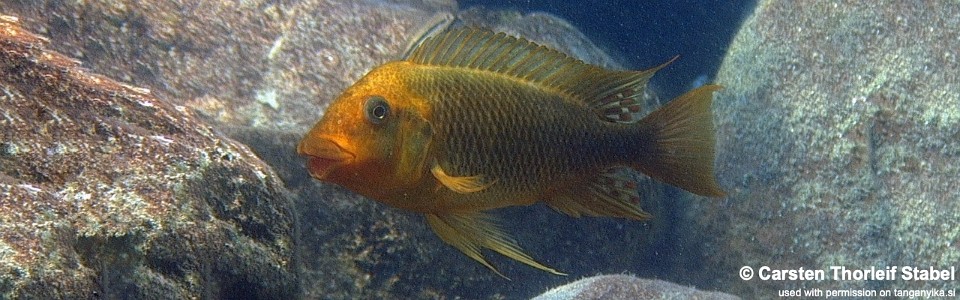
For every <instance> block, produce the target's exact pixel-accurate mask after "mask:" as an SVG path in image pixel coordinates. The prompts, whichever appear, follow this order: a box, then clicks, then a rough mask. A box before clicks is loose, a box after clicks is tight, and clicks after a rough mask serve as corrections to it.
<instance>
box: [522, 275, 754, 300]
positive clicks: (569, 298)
mask: <svg viewBox="0 0 960 300" xmlns="http://www.w3.org/2000/svg"><path fill="white" fill-rule="evenodd" d="M588 299H610V300H618V299H651V300H657V299H660V300H666V299H704V300H706V299H731V300H734V299H740V298H738V297H736V296H733V295H728V294H724V293H720V292H706V291H701V290H697V289H695V288H692V287H686V286H681V285H678V284H675V283H670V282H666V281H663V280H656V279H643V278H637V277H633V276H629V275H600V276H593V277H588V278H584V279H580V280H577V281H574V282H571V283H568V284H566V285H563V286H560V287H557V288H554V289H552V290H549V291H547V292H545V293H543V294H540V295H539V296H536V297H534V298H533V300H588Z"/></svg>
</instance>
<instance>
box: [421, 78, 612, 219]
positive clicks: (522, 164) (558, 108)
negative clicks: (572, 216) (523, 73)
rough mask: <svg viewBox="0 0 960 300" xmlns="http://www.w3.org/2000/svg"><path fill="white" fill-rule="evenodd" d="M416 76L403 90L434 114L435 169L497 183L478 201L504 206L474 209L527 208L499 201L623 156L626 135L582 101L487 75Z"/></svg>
mask: <svg viewBox="0 0 960 300" xmlns="http://www.w3.org/2000/svg"><path fill="white" fill-rule="evenodd" d="M415 72H417V73H416V74H414V75H411V76H410V77H409V82H408V84H409V85H410V86H411V88H412V90H413V91H414V92H415V93H416V94H419V95H422V96H424V97H425V99H426V100H427V101H429V102H430V103H431V107H433V112H432V116H433V120H432V122H431V123H432V125H433V127H434V130H435V132H434V134H435V137H436V140H435V142H436V143H437V144H438V145H440V149H438V150H437V151H438V152H437V155H438V160H439V161H441V162H445V163H442V164H441V167H443V168H444V169H445V170H448V171H449V174H450V175H454V176H469V175H475V174H483V175H484V176H485V177H492V178H497V179H498V183H500V182H502V184H495V185H493V186H491V187H490V188H489V189H487V190H484V191H482V192H479V193H477V196H478V197H476V198H483V197H489V198H491V199H488V200H487V201H482V200H481V202H502V203H501V204H499V205H497V204H493V205H489V206H488V205H477V203H474V205H477V206H478V207H484V208H496V207H500V206H506V205H509V204H511V203H515V202H517V201H520V202H524V203H526V202H529V203H532V202H533V201H536V200H539V199H536V198H532V199H513V198H504V197H503V196H502V195H517V194H526V195H531V196H532V195H542V194H543V192H544V191H546V190H548V189H550V188H552V187H554V186H556V185H561V184H563V183H568V182H570V181H573V180H574V179H575V178H578V177H580V176H581V174H583V173H587V172H595V170H596V169H598V168H601V167H603V166H605V165H611V164H613V163H618V162H616V161H612V159H611V158H612V157H617V156H622V154H621V155H611V154H615V153H613V152H621V153H622V152H629V151H623V150H625V149H624V147H623V145H622V144H623V143H616V144H614V143H613V141H625V140H626V139H624V138H623V137H619V136H620V135H623V134H626V133H623V132H622V131H624V128H623V127H622V126H616V123H610V122H605V121H602V120H601V119H599V118H598V117H597V115H596V113H594V112H593V111H592V110H591V109H590V108H589V107H587V106H586V105H585V104H583V102H582V101H574V100H570V99H564V98H563V96H562V95H558V94H556V93H551V92H550V91H547V90H544V89H543V88H540V87H538V86H536V85H533V84H529V83H526V82H522V81H518V80H515V79H512V78H506V77H504V76H503V75H499V74H496V73H492V72H478V71H473V70H466V69H457V68H444V67H436V68H420V69H418V70H417V71H415ZM618 127H619V128H618ZM612 135H617V136H618V137H611V136H612ZM514 197H516V196H514ZM471 198H473V197H471ZM476 198H474V199H470V200H475V201H476V200H477V199H476ZM464 201H467V200H464Z"/></svg>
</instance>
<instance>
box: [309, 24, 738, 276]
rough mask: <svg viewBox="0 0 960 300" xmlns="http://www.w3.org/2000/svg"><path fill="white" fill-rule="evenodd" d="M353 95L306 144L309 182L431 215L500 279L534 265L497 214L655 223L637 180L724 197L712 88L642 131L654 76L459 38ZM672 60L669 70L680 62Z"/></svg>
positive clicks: (514, 42)
mask: <svg viewBox="0 0 960 300" xmlns="http://www.w3.org/2000/svg"><path fill="white" fill-rule="evenodd" d="M408 53H409V54H408V55H407V56H406V57H405V59H404V60H403V61H395V62H389V63H386V64H384V65H381V66H379V67H377V68H375V69H374V70H372V71H370V73H368V74H367V75H365V76H364V77H363V78H362V79H360V80H359V81H357V83H355V84H354V85H352V86H351V87H349V88H348V89H347V90H345V91H344V92H343V93H342V94H341V95H340V96H339V97H338V98H337V99H336V101H334V102H333V103H331V105H330V107H329V108H328V109H327V111H326V113H325V114H324V116H323V118H322V119H321V120H320V121H319V122H317V124H316V125H315V126H314V127H313V129H311V130H310V132H308V133H307V135H306V136H305V137H304V139H303V140H302V141H301V142H300V144H299V145H298V146H297V152H298V153H300V154H301V155H304V156H306V157H307V159H308V160H307V168H308V170H309V171H310V175H311V176H313V177H314V178H317V179H319V180H323V181H328V182H332V183H336V184H339V185H342V186H344V187H347V188H349V189H351V190H353V191H355V192H357V193H359V194H361V195H364V196H366V197H369V198H371V199H374V200H377V201H380V202H383V203H385V204H388V205H391V206H395V207H398V208H401V209H406V210H410V211H414V212H418V213H422V214H424V216H425V217H426V220H427V223H428V224H429V225H430V228H431V229H433V231H434V232H435V233H436V234H437V236H438V237H440V239H441V240H443V241H444V242H445V243H447V244H449V245H451V246H453V247H454V248H456V249H458V250H460V251H461V252H463V254H465V255H466V256H468V257H470V258H471V259H473V260H475V261H477V262H479V263H481V264H482V265H484V266H486V267H487V268H489V269H491V270H493V271H494V272H496V273H497V274H499V275H501V276H503V274H501V273H500V272H499V271H497V269H496V268H494V267H493V266H492V265H491V264H490V263H489V262H487V260H486V259H485V258H484V257H483V253H481V250H483V249H489V250H493V251H496V252H498V253H500V254H502V255H504V256H507V257H509V258H512V259H515V260H517V261H520V262H522V263H524V264H527V265H529V266H532V267H534V268H537V269H540V270H543V271H546V272H550V273H553V274H563V273H561V272H559V271H557V270H554V269H553V268H550V267H548V266H546V265H543V264H541V263H539V262H537V261H536V260H534V259H533V258H532V257H530V256H529V255H527V254H526V253H524V252H523V251H522V250H521V249H520V247H519V246H518V245H517V244H516V242H515V241H513V239H511V238H510V237H509V236H508V235H507V234H506V233H504V232H503V231H502V230H501V229H500V228H499V227H498V226H497V225H496V221H495V219H494V218H493V217H492V216H491V215H489V214H487V213H486V211H489V210H491V209H495V208H501V207H507V206H517V205H530V204H533V203H535V202H537V201H542V202H544V203H546V204H547V205H548V206H550V207H551V208H553V209H555V210H557V211H560V212H562V213H565V214H568V215H570V216H573V217H580V216H606V217H617V218H627V219H634V220H644V219H647V218H650V217H651V216H650V215H649V214H647V213H646V212H644V211H643V210H641V209H640V206H639V204H638V203H639V201H640V197H641V196H640V195H639V194H638V191H637V184H636V182H635V178H634V177H633V176H631V173H630V172H631V170H630V169H633V170H637V171H641V172H643V173H645V174H647V175H649V176H650V177H651V178H654V179H657V180H661V181H663V182H666V183H669V184H673V185H676V186H678V187H680V188H682V189H685V190H688V191H690V192H693V193H696V194H699V195H704V196H710V197H722V196H723V195H724V192H723V190H722V189H721V188H720V187H719V185H718V184H717V182H716V178H714V175H713V160H714V137H713V134H714V133H713V124H712V118H713V117H712V115H711V111H710V105H711V101H712V93H713V92H714V91H717V90H719V89H720V87H719V86H716V85H707V86H703V87H700V88H697V89H694V90H692V91H690V92H687V93H686V94H684V95H681V96H680V97H677V98H676V99H674V100H673V101H671V102H669V103H668V104H666V105H665V106H663V107H661V108H660V109H658V110H656V111H654V112H652V113H650V114H649V115H647V116H645V117H643V118H642V119H639V120H638V119H637V118H636V117H635V116H634V114H635V113H637V112H638V111H639V110H640V106H639V103H640V101H639V97H640V95H642V94H643V91H644V87H645V85H646V83H647V81H648V80H649V79H650V77H651V76H653V74H654V73H655V72H656V71H657V70H659V69H660V68H663V67H664V66H666V65H667V64H668V63H669V62H667V63H665V64H662V65H660V66H657V67H655V68H652V69H649V70H644V71H615V70H605V69H602V68H600V67H597V66H591V65H588V64H585V63H583V62H581V61H578V60H576V59H573V58H570V57H567V56H566V55H564V54H563V53H560V52H557V51H555V50H551V49H548V48H546V47H543V46H540V45H537V44H534V43H532V42H529V41H527V40H524V39H521V38H515V37H511V36H508V35H506V34H503V33H493V32H490V31H487V30H483V29H475V28H462V29H453V30H448V31H446V32H441V33H438V34H437V35H436V36H433V37H429V38H426V39H424V40H423V42H422V43H421V44H420V45H419V46H418V47H417V48H416V49H413V50H411V51H408ZM671 61H672V60H671Z"/></svg>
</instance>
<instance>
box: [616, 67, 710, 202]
mask: <svg viewBox="0 0 960 300" xmlns="http://www.w3.org/2000/svg"><path fill="white" fill-rule="evenodd" d="M721 88H722V87H721V86H719V85H705V86H702V87H699V88H697V89H694V90H692V91H689V92H687V93H685V94H683V95H681V96H679V97H677V98H676V99H673V101H670V103H667V104H666V105H664V106H663V107H661V108H660V109H658V110H657V111H654V112H652V113H650V114H649V115H647V116H646V117H644V118H643V119H642V120H640V122H638V124H639V127H640V134H639V138H638V139H637V141H638V142H639V143H640V144H639V145H637V147H638V149H640V157H639V161H636V162H635V164H634V165H633V167H634V168H636V169H638V170H640V171H641V172H643V173H645V174H647V175H648V176H650V177H651V178H654V179H657V180H660V181H663V182H665V183H668V184H671V185H674V186H677V187H679V188H682V189H684V190H687V191H690V192H692V193H694V194H698V195H702V196H708V197H723V196H724V195H725V193H724V191H723V190H722V189H721V188H720V185H718V184H717V180H716V177H714V175H713V162H714V144H715V138H714V128H713V114H712V112H711V110H710V105H711V102H712V101H713V92H715V91H717V90H719V89H721Z"/></svg>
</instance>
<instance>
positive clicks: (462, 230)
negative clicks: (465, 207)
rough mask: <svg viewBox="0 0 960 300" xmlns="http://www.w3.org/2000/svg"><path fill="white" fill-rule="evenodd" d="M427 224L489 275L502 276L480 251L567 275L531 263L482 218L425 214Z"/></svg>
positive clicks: (475, 215) (487, 219) (479, 215)
mask: <svg viewBox="0 0 960 300" xmlns="http://www.w3.org/2000/svg"><path fill="white" fill-rule="evenodd" d="M427 223H428V224H430V228H432V229H433V232H436V233H437V236H439V237H440V239H441V240H443V241H444V242H446V243H447V244H450V245H451V246H453V247H454V248H457V249H459V250H460V251H461V252H463V254H466V255H467V256H469V257H470V258H472V259H474V260H476V261H478V262H480V263H481V264H483V265H484V266H486V267H487V268H490V270H493V272H495V273H497V275H500V276H501V277H503V278H507V277H506V276H503V274H502V273H500V271H498V270H497V268H494V267H493V265H491V264H490V263H489V262H487V260H486V259H484V258H483V254H481V253H480V249H481V248H487V249H491V250H493V251H497V252H498V253H500V254H503V255H504V256H506V257H509V258H512V259H515V260H517V261H519V262H522V263H525V264H527V265H529V266H531V267H534V268H537V269H540V270H543V271H546V272H549V273H551V274H555V275H567V274H564V273H560V272H558V271H557V270H554V269H552V268H550V267H547V266H544V265H542V264H540V263H538V262H536V261H534V260H533V258H531V257H530V256H529V255H527V254H526V253H523V251H522V250H520V246H517V243H516V242H514V241H513V239H511V238H510V237H509V236H507V234H505V233H503V232H502V231H500V228H498V227H497V225H496V223H495V222H494V221H493V219H492V218H491V217H490V216H488V215H485V214H481V213H476V214H470V215H458V214H443V215H435V214H427Z"/></svg>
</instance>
